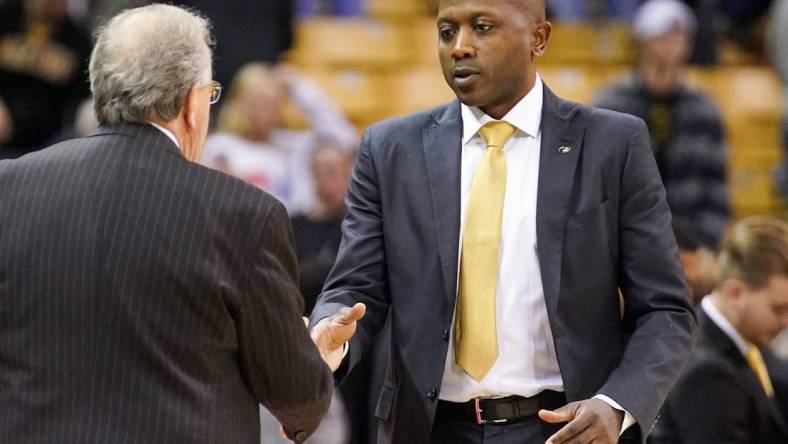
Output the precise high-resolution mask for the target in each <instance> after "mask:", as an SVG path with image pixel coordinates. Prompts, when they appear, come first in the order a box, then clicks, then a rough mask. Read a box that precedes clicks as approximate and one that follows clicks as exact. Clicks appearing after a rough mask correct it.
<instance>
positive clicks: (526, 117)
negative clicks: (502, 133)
mask: <svg viewBox="0 0 788 444" xmlns="http://www.w3.org/2000/svg"><path fill="white" fill-rule="evenodd" d="M543 100H544V88H543V86H542V79H541V78H540V77H539V75H538V74H537V76H536V81H535V82H534V87H533V88H531V91H529V92H528V94H526V95H525V97H523V98H522V99H520V101H519V102H517V104H516V105H514V108H512V109H511V110H509V112H508V113H506V115H505V116H503V118H502V119H501V120H503V121H505V122H507V123H510V124H512V125H513V126H514V127H515V128H517V129H518V130H520V131H522V132H523V133H525V134H526V135H528V136H530V137H536V135H537V134H538V133H539V125H540V124H541V123H542V102H543ZM460 108H461V112H462V128H463V129H462V133H463V135H462V144H463V145H465V144H467V143H468V142H469V141H470V140H471V139H472V138H473V136H475V135H476V133H477V132H479V129H480V128H481V127H482V126H483V125H484V124H485V123H487V122H491V121H493V120H495V119H493V118H492V117H490V116H488V115H487V114H485V113H484V111H482V110H481V109H479V108H477V107H475V106H467V105H465V104H461V105H460Z"/></svg>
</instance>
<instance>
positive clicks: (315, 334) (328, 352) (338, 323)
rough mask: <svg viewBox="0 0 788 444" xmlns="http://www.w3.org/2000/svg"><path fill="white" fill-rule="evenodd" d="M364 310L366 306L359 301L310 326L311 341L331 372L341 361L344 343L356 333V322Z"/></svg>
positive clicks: (362, 315) (361, 316)
mask: <svg viewBox="0 0 788 444" xmlns="http://www.w3.org/2000/svg"><path fill="white" fill-rule="evenodd" d="M366 310H367V307H366V306H365V305H364V304H361V303H358V304H356V305H354V306H352V307H345V308H343V309H341V310H339V311H338V312H337V313H335V314H333V315H332V316H329V317H327V318H323V319H321V320H320V321H319V322H318V323H317V325H315V326H314V327H313V328H312V332H311V333H310V334H311V336H312V341H314V342H315V345H316V346H317V349H318V350H319V351H320V356H322V357H323V360H324V361H325V362H326V364H327V365H328V367H329V368H330V369H331V371H332V372H333V371H336V369H337V368H339V365H340V364H341V363H342V358H343V357H344V346H345V343H346V342H348V341H349V340H350V338H352V337H353V334H355V333H356V325H357V322H358V320H359V319H361V318H363V317H364V313H365V312H366Z"/></svg>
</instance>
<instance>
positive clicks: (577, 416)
mask: <svg viewBox="0 0 788 444" xmlns="http://www.w3.org/2000/svg"><path fill="white" fill-rule="evenodd" d="M539 417H540V418H541V419H542V420H543V421H545V422H549V423H551V424H556V423H560V422H568V424H566V425H565V426H564V427H562V428H561V430H559V431H558V432H556V433H555V434H554V435H553V436H551V437H550V438H549V439H548V440H547V442H546V443H545V444H587V443H594V444H615V443H617V442H618V436H619V434H620V433H621V424H622V423H623V422H624V412H623V411H620V410H616V409H614V408H613V407H612V406H611V405H610V404H608V403H606V402H605V401H602V400H600V399H586V400H584V401H577V402H572V403H569V404H567V405H565V406H563V407H561V408H560V409H556V410H552V411H550V410H540V411H539Z"/></svg>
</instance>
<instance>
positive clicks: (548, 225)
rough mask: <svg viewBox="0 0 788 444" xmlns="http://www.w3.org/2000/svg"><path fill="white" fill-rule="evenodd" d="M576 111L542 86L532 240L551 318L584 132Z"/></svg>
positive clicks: (555, 309)
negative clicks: (539, 149) (568, 211)
mask: <svg viewBox="0 0 788 444" xmlns="http://www.w3.org/2000/svg"><path fill="white" fill-rule="evenodd" d="M577 110H578V109H577V106H576V105H574V104H571V103H569V102H565V101H563V100H561V99H559V98H557V97H556V96H555V95H554V94H553V93H552V92H551V91H550V89H548V88H547V86H545V87H544V103H543V105H542V123H541V131H542V146H541V151H540V158H539V185H538V192H537V193H538V194H537V199H536V239H537V252H538V255H539V266H540V268H541V274H542V285H543V287H544V295H545V302H546V304H547V309H548V312H549V313H550V315H551V318H553V319H557V318H556V315H557V307H558V295H559V292H560V286H561V257H562V251H563V246H564V226H565V224H566V217H567V210H568V207H569V201H570V196H571V192H572V186H573V184H574V183H575V170H576V168H577V162H578V159H579V158H580V153H581V148H582V146H581V143H582V139H583V133H584V131H585V119H582V118H581V116H580V115H579V114H578V113H577Z"/></svg>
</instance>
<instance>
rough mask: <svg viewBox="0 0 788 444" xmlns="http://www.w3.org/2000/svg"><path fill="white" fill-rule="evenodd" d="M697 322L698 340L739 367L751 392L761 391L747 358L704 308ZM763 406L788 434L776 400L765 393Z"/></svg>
mask: <svg viewBox="0 0 788 444" xmlns="http://www.w3.org/2000/svg"><path fill="white" fill-rule="evenodd" d="M698 312H699V313H698V324H699V325H700V334H701V336H700V338H699V340H700V341H703V342H704V343H705V345H706V346H707V347H709V348H712V349H714V350H715V351H716V352H717V353H719V354H720V355H722V357H723V359H725V360H727V361H729V362H731V363H733V364H734V365H735V367H736V368H738V369H739V371H740V374H741V376H742V378H744V379H745V380H744V381H742V382H743V383H745V384H746V385H748V386H749V391H750V392H751V393H763V388H762V386H761V382H760V381H759V380H758V377H757V376H755V373H754V372H753V371H752V370H751V369H750V365H749V364H748V363H747V359H745V357H744V356H743V355H742V354H741V351H739V349H738V348H737V347H736V344H734V343H733V340H731V339H730V338H729V337H728V335H727V334H725V332H723V331H722V329H720V328H719V327H717V324H715V323H714V321H712V320H711V318H710V317H709V315H708V314H706V311H705V310H698ZM761 399H762V401H763V404H764V407H765V408H766V411H767V412H768V414H769V417H770V419H771V420H772V422H774V424H775V426H776V427H777V428H779V429H780V430H781V431H782V433H783V434H788V430H786V428H785V424H783V419H782V415H781V414H780V410H779V409H778V407H777V402H776V401H775V400H774V399H771V398H769V397H768V396H766V394H765V393H764V394H763V397H761Z"/></svg>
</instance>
